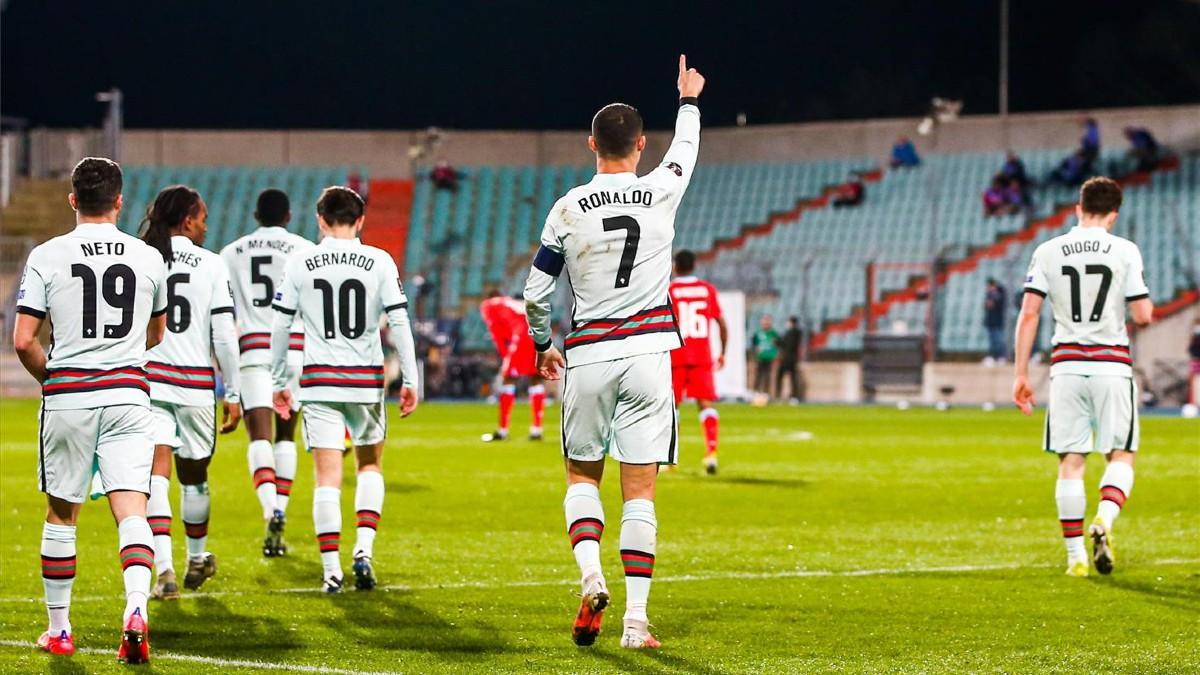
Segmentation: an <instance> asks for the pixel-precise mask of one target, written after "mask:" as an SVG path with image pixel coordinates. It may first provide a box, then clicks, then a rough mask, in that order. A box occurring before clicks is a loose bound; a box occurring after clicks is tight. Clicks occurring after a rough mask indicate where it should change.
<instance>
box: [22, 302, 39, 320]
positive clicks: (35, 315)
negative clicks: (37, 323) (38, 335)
mask: <svg viewBox="0 0 1200 675" xmlns="http://www.w3.org/2000/svg"><path fill="white" fill-rule="evenodd" d="M17 314H28V315H29V316H32V317H33V318H35V319H44V318H46V313H45V312H43V311H42V310H40V309H34V308H32V307H26V306H25V305H17Z"/></svg>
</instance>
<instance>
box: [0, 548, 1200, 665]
mask: <svg viewBox="0 0 1200 675" xmlns="http://www.w3.org/2000/svg"><path fill="white" fill-rule="evenodd" d="M1198 564H1200V558H1164V559H1162V560H1150V561H1145V562H1142V563H1140V566H1143V567H1154V566H1156V565H1198ZM1052 567H1054V566H1053V565H1027V564H1024V563H996V564H993V565H942V566H933V567H879V568H870V569H858V570H777V571H775V572H713V573H708V574H705V573H699V574H678V575H675V576H662V577H655V578H654V581H655V582H657V583H667V584H669V583H681V582H689V581H721V580H725V579H740V580H764V579H803V578H827V577H849V578H853V577H882V576H900V575H904V574H954V573H960V572H997V571H1003V570H1019V569H1048V568H1052ZM576 583H578V580H575V579H558V580H552V581H551V580H525V581H495V580H493V581H452V582H447V583H441V584H412V585H407V584H387V585H383V586H378V587H376V590H381V591H437V590H455V589H463V588H531V587H541V586H569V585H572V584H576ZM324 592H325V590H324V589H323V588H320V587H317V586H310V587H304V588H272V589H269V590H266V591H263V592H262V593H256V592H254V591H209V592H206V591H196V592H193V593H188V594H187V595H186V596H184V597H189V598H220V597H225V596H231V595H236V596H246V595H261V594H264V593H265V594H268V595H269V594H272V593H296V594H308V593H324ZM114 597H116V596H101V595H85V596H77V597H73V598H71V601H72V602H101V601H111V600H113V598H114ZM5 602H8V603H23V602H39V603H40V602H42V598H17V597H0V603H5ZM0 644H3V643H2V642H0Z"/></svg>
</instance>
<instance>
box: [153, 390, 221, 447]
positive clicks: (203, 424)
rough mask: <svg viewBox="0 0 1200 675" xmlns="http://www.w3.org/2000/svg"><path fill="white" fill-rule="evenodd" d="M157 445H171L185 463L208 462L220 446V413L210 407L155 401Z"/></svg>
mask: <svg viewBox="0 0 1200 675" xmlns="http://www.w3.org/2000/svg"><path fill="white" fill-rule="evenodd" d="M151 403H152V405H151V407H150V414H151V416H152V417H153V419H154V429H153V438H154V444H155V445H169V446H171V448H172V449H174V450H175V455H176V456H177V457H180V458H182V459H208V458H209V457H212V455H213V448H215V447H216V444H217V413H216V410H215V409H214V408H213V406H210V405H178V404H176V403H166V402H164V401H152V402H151Z"/></svg>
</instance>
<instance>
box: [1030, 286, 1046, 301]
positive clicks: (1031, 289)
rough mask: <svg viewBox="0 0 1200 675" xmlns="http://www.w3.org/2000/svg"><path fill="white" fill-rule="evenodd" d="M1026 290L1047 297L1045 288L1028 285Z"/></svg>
mask: <svg viewBox="0 0 1200 675" xmlns="http://www.w3.org/2000/svg"><path fill="white" fill-rule="evenodd" d="M1025 292H1026V293H1033V294H1034V295H1040V296H1042V297H1043V298H1044V297H1046V291H1043V290H1042V289H1040V288H1034V287H1033V286H1026V287H1025Z"/></svg>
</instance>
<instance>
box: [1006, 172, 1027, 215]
mask: <svg viewBox="0 0 1200 675" xmlns="http://www.w3.org/2000/svg"><path fill="white" fill-rule="evenodd" d="M1004 201H1005V203H1007V204H1008V206H1009V208H1011V209H1012V210H1011V211H1009V213H1019V212H1021V211H1025V210H1026V209H1028V208H1029V205H1030V200H1029V192H1028V191H1027V190H1026V189H1025V186H1024V185H1021V181H1019V180H1017V179H1016V178H1010V179H1008V185H1007V186H1006V187H1005V188H1004Z"/></svg>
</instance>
